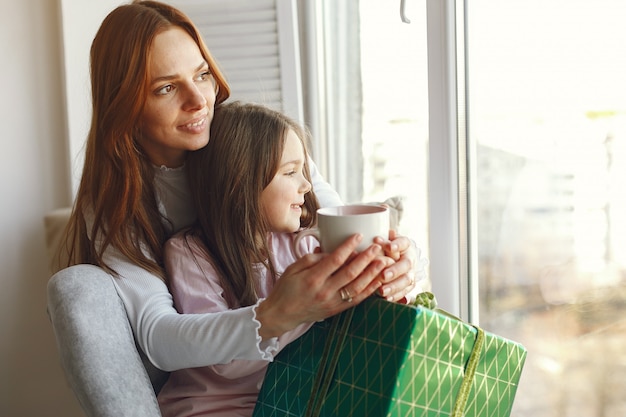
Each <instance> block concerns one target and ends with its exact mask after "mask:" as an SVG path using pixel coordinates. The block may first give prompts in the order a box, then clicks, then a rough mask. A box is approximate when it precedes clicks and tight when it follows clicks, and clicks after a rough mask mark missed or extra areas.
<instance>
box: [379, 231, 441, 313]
mask: <svg viewBox="0 0 626 417" xmlns="http://www.w3.org/2000/svg"><path fill="white" fill-rule="evenodd" d="M374 242H376V243H378V244H379V245H381V247H382V248H383V252H384V254H385V255H386V256H387V257H389V258H391V259H393V260H395V261H396V262H395V263H393V264H392V265H390V266H388V267H387V268H385V270H384V271H383V273H382V277H383V278H382V282H383V285H382V286H381V287H380V289H379V291H378V293H379V295H381V296H382V297H384V298H385V299H387V300H389V301H398V302H404V303H406V302H409V301H411V300H412V299H413V298H415V296H416V295H417V294H419V293H420V292H423V291H429V290H430V286H431V285H430V281H429V280H428V276H427V274H426V269H425V268H426V265H427V264H428V261H427V260H426V259H425V258H421V257H420V255H421V251H420V250H419V249H418V248H417V247H415V245H414V244H413V242H412V241H411V240H410V239H408V238H407V237H404V236H397V235H396V232H395V231H394V230H390V231H389V240H388V241H385V240H384V239H382V238H376V239H375V240H374Z"/></svg>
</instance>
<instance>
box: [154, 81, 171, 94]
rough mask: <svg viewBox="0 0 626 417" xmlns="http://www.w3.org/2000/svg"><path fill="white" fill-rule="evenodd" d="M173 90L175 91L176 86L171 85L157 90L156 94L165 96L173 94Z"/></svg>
mask: <svg viewBox="0 0 626 417" xmlns="http://www.w3.org/2000/svg"><path fill="white" fill-rule="evenodd" d="M173 89H174V86H173V85H171V84H168V85H165V86H163V87H161V88H159V89H158V90H156V94H158V95H161V96H164V95H166V94H168V93H171V92H172V90H173Z"/></svg>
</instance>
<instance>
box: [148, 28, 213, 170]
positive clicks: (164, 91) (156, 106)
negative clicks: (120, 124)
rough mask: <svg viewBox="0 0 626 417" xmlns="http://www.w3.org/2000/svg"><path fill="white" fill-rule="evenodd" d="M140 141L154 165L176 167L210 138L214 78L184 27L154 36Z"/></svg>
mask: <svg viewBox="0 0 626 417" xmlns="http://www.w3.org/2000/svg"><path fill="white" fill-rule="evenodd" d="M148 76H149V81H148V82H149V87H148V97H147V98H146V103H145V107H144V110H143V113H142V115H141V118H140V127H141V131H142V133H143V135H142V137H141V139H140V143H141V146H142V147H143V149H144V150H145V152H146V153H147V154H148V157H149V158H150V160H151V161H152V163H153V164H155V165H159V166H161V165H165V166H166V167H169V168H176V167H179V166H181V165H182V164H183V163H184V162H185V156H186V154H187V151H195V150H197V149H200V148H202V147H203V146H205V145H206V144H207V143H208V141H209V126H210V124H211V120H212V119H213V106H214V105H215V81H214V79H213V77H212V76H211V74H210V72H209V66H208V64H207V62H206V61H205V59H204V58H203V56H202V54H201V53H200V49H199V48H198V45H197V44H196V43H195V41H194V40H193V39H192V38H191V36H189V34H187V32H185V31H184V30H183V29H181V28H179V27H172V28H171V29H167V30H165V31H163V32H161V33H159V34H158V35H157V36H156V37H155V38H154V43H153V45H152V55H151V58H150V62H149V63H148Z"/></svg>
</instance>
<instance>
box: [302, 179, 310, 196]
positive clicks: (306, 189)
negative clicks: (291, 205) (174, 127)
mask: <svg viewBox="0 0 626 417" xmlns="http://www.w3.org/2000/svg"><path fill="white" fill-rule="evenodd" d="M300 189H301V191H302V194H306V193H308V192H309V191H311V189H312V186H311V183H310V182H309V181H308V180H307V179H306V178H304V177H302V186H301V187H300Z"/></svg>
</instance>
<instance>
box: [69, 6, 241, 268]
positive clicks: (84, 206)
mask: <svg viewBox="0 0 626 417" xmlns="http://www.w3.org/2000/svg"><path fill="white" fill-rule="evenodd" d="M173 26H177V27H180V28H182V29H183V30H185V31H186V32H187V33H189V35H190V36H191V37H192V38H193V39H194V40H195V41H196V43H197V44H198V47H199V48H200V52H201V53H202V55H203V57H204V58H205V60H206V61H207V63H208V64H209V68H210V69H211V72H212V75H213V77H214V79H215V82H216V89H217V97H216V102H215V103H216V105H217V104H219V103H221V102H223V101H224V100H226V99H227V98H228V96H229V95H230V88H229V86H228V84H227V83H226V80H225V79H224V77H223V75H222V74H221V72H220V71H219V69H218V67H217V64H216V62H215V60H214V59H213V57H212V56H211V54H210V53H209V50H208V49H207V47H206V45H205V44H204V41H203V40H202V37H201V35H200V33H199V31H198V30H197V28H196V27H195V25H194V24H193V23H192V22H191V20H190V19H189V18H188V17H187V16H186V15H185V14H183V13H182V12H181V11H179V10H177V9H176V8H173V7H171V6H169V5H166V4H163V3H159V2H155V1H134V2H133V3H131V4H128V5H122V6H119V7H118V8H116V9H115V10H113V11H112V12H111V13H110V14H109V15H108V16H107V17H106V18H105V19H104V21H103V22H102V25H101V26H100V29H99V30H98V33H97V34H96V36H95V38H94V40H93V43H92V45H91V62H90V63H91V89H92V104H93V109H92V110H93V111H92V119H91V128H90V131H89V135H88V138H87V145H86V150H85V165H84V167H83V175H82V179H81V182H80V186H79V189H78V194H77V197H76V201H75V204H74V209H73V212H72V215H71V217H70V222H69V224H68V228H67V231H66V240H65V247H64V248H62V249H61V250H62V251H64V250H65V251H67V255H68V256H69V259H70V260H69V265H73V264H77V263H89V264H94V265H98V266H100V267H103V268H104V269H105V270H107V271H109V272H111V273H113V274H115V273H116V272H115V271H114V270H113V269H112V268H111V266H110V265H107V263H106V261H105V259H104V257H103V254H104V252H105V250H106V249H107V248H108V247H110V246H111V247H113V248H115V249H116V250H118V251H119V252H120V253H121V254H122V255H124V256H125V257H126V258H128V259H129V260H130V261H131V262H133V263H134V264H137V265H139V266H141V267H143V268H145V269H147V270H149V271H151V272H153V273H155V274H157V275H159V276H161V277H162V278H163V277H164V273H163V267H162V257H163V256H162V246H163V243H164V241H165V239H166V238H167V236H166V232H165V227H164V224H163V221H164V220H165V219H162V216H161V215H160V214H159V211H158V208H157V202H156V196H155V191H154V187H153V182H154V168H153V166H152V164H151V163H150V161H149V160H148V158H147V156H145V155H144V154H143V153H142V150H141V148H140V146H139V144H138V142H137V138H138V136H139V135H141V131H140V129H139V127H138V126H139V118H140V116H141V113H142V111H143V107H144V104H145V101H146V97H147V94H148V62H149V59H150V52H151V49H152V48H151V47H152V44H153V41H154V38H155V37H156V35H158V34H159V33H161V32H163V31H164V30H166V29H168V28H171V27H173ZM86 217H87V218H90V219H93V224H91V227H90V228H88V223H87V222H86V220H85V219H86Z"/></svg>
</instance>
